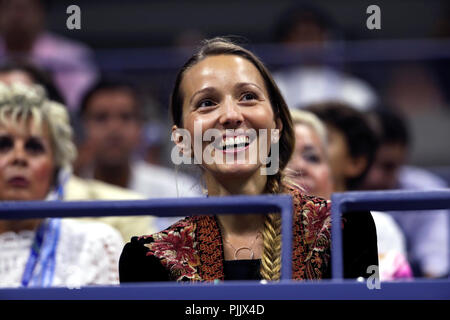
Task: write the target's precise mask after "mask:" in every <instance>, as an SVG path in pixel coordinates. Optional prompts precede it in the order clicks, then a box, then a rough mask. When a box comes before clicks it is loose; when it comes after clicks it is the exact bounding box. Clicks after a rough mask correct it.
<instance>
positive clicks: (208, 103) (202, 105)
mask: <svg viewBox="0 0 450 320" xmlns="http://www.w3.org/2000/svg"><path fill="white" fill-rule="evenodd" d="M214 105H215V103H214V102H213V101H212V100H202V101H200V102H199V104H198V106H197V108H208V107H212V106H214Z"/></svg>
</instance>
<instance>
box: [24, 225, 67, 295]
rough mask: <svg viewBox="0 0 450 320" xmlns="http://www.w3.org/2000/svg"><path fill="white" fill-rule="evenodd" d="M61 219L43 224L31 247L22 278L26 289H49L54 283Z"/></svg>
mask: <svg viewBox="0 0 450 320" xmlns="http://www.w3.org/2000/svg"><path fill="white" fill-rule="evenodd" d="M60 228H61V219H48V220H46V221H45V222H43V223H41V225H40V226H39V228H38V230H37V232H36V235H35V237H34V240H33V244H32V245H31V250H30V256H29V257H28V261H27V264H26V265H25V270H24V273H23V276H22V286H24V287H28V286H30V287H35V286H37V287H49V286H50V285H51V284H52V281H53V275H54V271H55V262H56V247H57V244H58V238H59V232H60Z"/></svg>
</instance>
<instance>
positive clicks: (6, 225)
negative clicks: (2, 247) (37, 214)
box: [0, 219, 43, 234]
mask: <svg viewBox="0 0 450 320" xmlns="http://www.w3.org/2000/svg"><path fill="white" fill-rule="evenodd" d="M42 220H43V219H25V220H2V221H0V234H1V233H4V232H8V231H12V232H16V233H18V232H20V231H24V230H31V231H34V230H36V229H37V227H38V226H39V224H40V223H41V222H42Z"/></svg>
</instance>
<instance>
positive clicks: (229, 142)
mask: <svg viewBox="0 0 450 320" xmlns="http://www.w3.org/2000/svg"><path fill="white" fill-rule="evenodd" d="M248 142H249V138H248V137H247V136H237V137H227V138H225V139H223V140H222V141H221V143H220V148H223V147H224V146H225V148H233V147H234V146H235V145H236V146H238V147H241V146H244V145H245V144H246V143H248Z"/></svg>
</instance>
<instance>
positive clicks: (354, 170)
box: [305, 101, 378, 192]
mask: <svg viewBox="0 0 450 320" xmlns="http://www.w3.org/2000/svg"><path fill="white" fill-rule="evenodd" d="M305 110H307V111H310V112H312V113H314V114H315V115H316V116H317V117H319V119H320V120H322V121H323V122H324V123H325V126H326V128H327V132H328V156H329V159H330V166H331V171H332V174H333V180H334V184H335V188H334V190H335V191H337V192H341V191H351V190H358V189H359V188H360V186H361V183H362V181H363V180H364V178H365V176H366V175H367V172H368V171H369V169H370V167H371V165H372V163H373V161H374V158H375V153H376V150H377V147H378V141H377V137H376V134H375V132H374V131H373V129H372V128H371V126H370V123H369V122H368V120H367V119H366V117H365V116H364V114H363V113H361V112H359V111H357V110H355V109H353V108H352V107H350V106H349V105H345V104H343V103H340V102H333V101H330V102H323V103H320V104H313V105H310V106H307V107H306V108H305Z"/></svg>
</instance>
